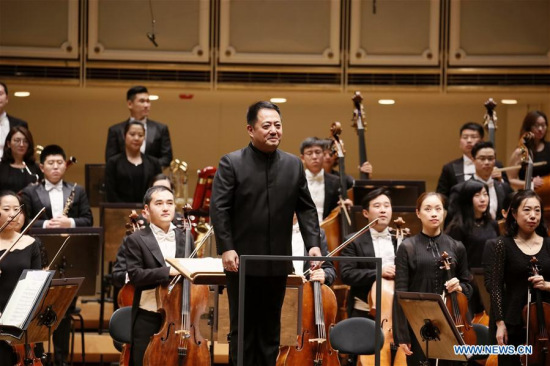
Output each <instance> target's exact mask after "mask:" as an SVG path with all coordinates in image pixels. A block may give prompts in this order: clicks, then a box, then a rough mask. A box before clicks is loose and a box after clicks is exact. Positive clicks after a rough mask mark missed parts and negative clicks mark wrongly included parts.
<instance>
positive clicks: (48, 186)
mask: <svg viewBox="0 0 550 366" xmlns="http://www.w3.org/2000/svg"><path fill="white" fill-rule="evenodd" d="M65 160H66V155H65V151H63V149H62V148H61V146H59V145H48V146H46V147H44V149H43V150H42V153H41V154H40V170H41V171H42V173H44V182H42V183H41V184H37V185H31V186H27V187H26V188H25V189H23V190H22V191H21V196H22V198H23V202H24V203H25V209H26V211H27V213H28V216H29V217H33V216H35V215H36V214H37V213H38V212H39V211H40V210H41V209H42V207H46V211H44V214H43V215H42V217H41V218H40V219H38V220H36V221H35V223H34V226H35V227H43V228H69V227H80V226H92V225H93V216H92V211H91V210H90V204H89V203H88V198H87V196H86V192H85V191H84V188H82V186H80V185H75V183H70V182H67V181H65V180H63V177H64V175H65V171H66V170H67V163H66V161H65ZM73 191H74V193H73ZM71 196H72V200H71V202H70V204H69V205H68V207H67V203H68V202H67V201H68V199H69V198H70V197H71ZM66 209H68V210H67V214H66V215H65V214H64V212H63V211H64V210H66Z"/></svg>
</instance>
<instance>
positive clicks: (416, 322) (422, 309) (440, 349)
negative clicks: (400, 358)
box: [395, 291, 469, 362]
mask: <svg viewBox="0 0 550 366" xmlns="http://www.w3.org/2000/svg"><path fill="white" fill-rule="evenodd" d="M395 294H396V295H397V299H398V301H399V305H400V306H401V308H402V309H403V313H404V314H405V317H406V318H407V321H408V322H409V325H410V327H411V329H412V330H413V332H414V335H415V337H416V339H417V340H418V343H419V344H420V345H422V344H423V343H424V344H425V345H426V346H425V349H423V352H424V355H425V356H426V359H429V358H437V359H442V360H451V361H461V362H465V361H468V358H469V357H468V356H466V355H457V354H455V353H454V349H453V345H464V341H463V340H462V337H461V336H460V333H459V332H458V329H456V326H455V325H454V322H453V320H452V319H451V315H450V314H449V311H448V310H447V308H446V307H445V304H444V303H443V299H442V298H441V296H440V295H438V294H426V293H419V292H402V291H396V292H395ZM430 346H431V347H430Z"/></svg>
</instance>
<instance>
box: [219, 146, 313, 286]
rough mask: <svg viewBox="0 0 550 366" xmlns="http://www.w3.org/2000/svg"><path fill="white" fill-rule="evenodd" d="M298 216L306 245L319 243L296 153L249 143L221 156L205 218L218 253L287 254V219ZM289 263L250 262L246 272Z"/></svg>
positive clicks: (276, 271)
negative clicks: (268, 151)
mask: <svg viewBox="0 0 550 366" xmlns="http://www.w3.org/2000/svg"><path fill="white" fill-rule="evenodd" d="M294 212H296V215H297V216H298V222H299V224H300V230H301V232H302V237H303V238H304V243H305V246H306V249H307V250H308V251H309V249H310V248H312V247H319V238H320V234H319V219H318V216H317V210H316V208H315V204H314V203H313V200H312V199H311V196H310V194H309V190H308V188H307V180H306V177H305V171H304V167H303V165H302V162H301V161H300V159H298V157H297V156H294V155H291V154H288V153H286V152H283V151H280V150H276V151H275V152H273V153H271V154H266V153H263V152H261V151H259V150H257V149H256V148H254V147H253V146H252V144H249V145H248V146H247V147H245V148H243V149H241V150H237V151H234V152H232V153H229V154H227V155H225V156H224V157H222V159H221V160H220V164H219V167H218V170H217V172H216V175H215V176H214V182H213V184H212V196H211V203H210V217H211V219H212V224H213V226H214V233H215V235H216V246H217V249H218V254H222V253H223V252H225V251H228V250H235V251H236V252H237V254H238V255H243V254H256V255H288V256H291V255H292V246H291V241H292V218H293V216H294ZM291 271H292V263H291V262H288V263H285V262H269V263H268V264H266V263H260V262H257V261H256V262H250V263H249V267H247V274H249V275H258V276H275V275H278V276H281V275H286V274H289V273H291Z"/></svg>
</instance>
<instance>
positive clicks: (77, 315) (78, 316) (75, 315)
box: [67, 298, 86, 366]
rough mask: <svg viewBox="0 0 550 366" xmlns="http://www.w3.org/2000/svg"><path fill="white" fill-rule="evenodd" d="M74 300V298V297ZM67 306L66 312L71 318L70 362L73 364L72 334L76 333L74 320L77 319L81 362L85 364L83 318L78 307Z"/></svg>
mask: <svg viewBox="0 0 550 366" xmlns="http://www.w3.org/2000/svg"><path fill="white" fill-rule="evenodd" d="M75 300H76V298H75ZM71 308H72V306H71V307H69V310H67V314H69V317H70V319H71V361H70V364H71V366H72V365H74V361H73V360H74V335H75V333H76V329H75V322H76V321H78V322H80V341H81V345H80V347H81V348H82V351H81V352H82V356H81V357H82V364H86V351H85V344H86V343H85V341H84V318H83V317H82V314H81V309H80V308H79V307H76V306H75V307H74V308H72V309H71Z"/></svg>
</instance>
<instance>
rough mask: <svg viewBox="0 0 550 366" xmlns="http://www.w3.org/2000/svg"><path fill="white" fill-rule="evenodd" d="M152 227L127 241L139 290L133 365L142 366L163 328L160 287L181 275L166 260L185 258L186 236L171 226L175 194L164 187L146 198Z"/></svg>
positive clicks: (134, 310) (129, 265) (131, 271)
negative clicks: (158, 300)
mask: <svg viewBox="0 0 550 366" xmlns="http://www.w3.org/2000/svg"><path fill="white" fill-rule="evenodd" d="M143 205H144V208H143V209H144V211H145V213H146V216H147V217H148V219H149V226H148V227H147V228H145V229H143V230H139V231H136V232H134V233H133V234H131V235H130V236H128V237H127V238H126V263H127V269H128V276H129V279H130V283H131V284H133V285H134V286H135V288H136V292H135V295H134V303H133V308H132V354H131V361H130V365H137V366H139V365H142V364H143V356H144V354H145V350H146V349H147V345H148V344H149V340H150V338H151V336H153V335H154V334H155V333H156V332H158V330H159V329H160V326H161V324H162V315H161V314H160V313H157V309H158V306H157V299H156V297H155V289H156V287H157V286H159V285H162V284H167V283H168V282H169V281H170V276H176V275H178V274H179V272H178V271H177V270H176V269H174V268H172V267H171V266H169V265H168V264H167V263H166V262H165V259H166V258H182V257H184V255H185V235H184V233H183V231H181V230H176V227H175V226H174V224H173V223H172V220H173V219H174V214H175V207H176V206H175V203H174V194H173V193H172V191H171V190H170V189H168V188H166V187H164V186H154V187H151V188H149V189H148V190H147V192H146V193H145V197H144V198H143Z"/></svg>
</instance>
